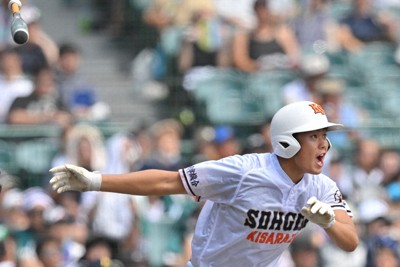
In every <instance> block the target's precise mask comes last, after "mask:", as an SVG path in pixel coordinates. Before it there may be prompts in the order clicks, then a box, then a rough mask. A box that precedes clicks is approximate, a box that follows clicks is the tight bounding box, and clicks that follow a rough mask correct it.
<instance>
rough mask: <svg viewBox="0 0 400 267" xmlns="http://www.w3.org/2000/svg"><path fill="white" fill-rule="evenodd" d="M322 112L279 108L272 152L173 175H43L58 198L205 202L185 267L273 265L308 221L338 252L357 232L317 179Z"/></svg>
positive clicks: (330, 126) (306, 106)
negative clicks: (99, 194) (83, 195)
mask: <svg viewBox="0 0 400 267" xmlns="http://www.w3.org/2000/svg"><path fill="white" fill-rule="evenodd" d="M341 127H343V126H342V125H341V124H335V123H331V122H328V120H327V117H326V115H325V111H324V110H323V108H322V107H321V106H320V105H318V104H316V103H314V102H309V101H301V102H295V103H292V104H289V105H286V106H284V107H282V108H281V109H280V110H278V111H277V113H276V114H275V115H274V117H273V119H272V121H271V142H272V146H273V153H261V154H245V155H235V156H230V157H226V158H223V159H221V160H216V161H205V162H201V163H198V164H195V165H193V166H190V167H187V168H184V169H181V170H178V171H163V170H144V171H138V172H133V173H128V174H118V175H113V174H103V175H102V174H100V173H95V172H89V171H87V170H85V169H83V168H81V167H78V166H74V165H64V166H58V167H55V168H53V169H51V170H50V172H51V173H53V175H54V176H53V177H52V179H51V180H50V184H51V185H52V187H53V189H54V190H56V191H57V192H58V193H61V192H64V191H68V190H77V191H90V190H92V191H106V192H117V193H125V194H134V195H167V194H189V195H192V196H194V197H196V198H197V199H199V200H202V199H203V200H206V201H205V203H204V206H203V208H202V210H201V214H200V215H199V218H198V221H197V225H196V229H195V233H194V237H193V241H192V255H191V259H190V262H189V263H188V265H187V266H195V267H210V266H217V267H221V266H230V267H232V266H233V267H235V266H239V267H243V266H260V267H261V266H262V267H266V266H267V267H269V266H271V267H272V266H278V264H279V259H280V256H281V255H282V253H283V252H284V251H285V249H286V248H288V246H289V245H290V243H291V242H292V241H293V239H294V238H295V237H296V235H297V234H298V233H299V231H301V229H303V228H304V227H305V226H306V224H307V223H309V222H311V223H315V224H317V225H319V226H321V227H323V228H324V229H325V231H326V233H327V234H328V235H329V236H330V238H331V239H332V241H333V242H335V244H336V245H337V246H338V247H340V248H341V249H343V250H344V251H353V250H354V249H355V248H356V247H357V245H358V242H359V240H358V235H357V232H356V228H355V226H354V224H353V222H352V218H351V217H352V215H351V211H350V209H349V208H348V207H347V205H346V202H345V201H344V200H343V198H342V195H341V193H340V191H339V189H338V187H337V186H336V184H335V183H334V182H333V181H332V180H331V179H330V178H328V177H327V176H325V175H323V174H321V171H322V167H323V165H324V158H325V155H326V153H327V152H328V150H329V148H330V146H331V144H330V142H329V140H328V138H327V132H328V131H330V130H335V129H338V128H341Z"/></svg>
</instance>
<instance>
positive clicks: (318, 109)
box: [309, 103, 325, 115]
mask: <svg viewBox="0 0 400 267" xmlns="http://www.w3.org/2000/svg"><path fill="white" fill-rule="evenodd" d="M309 106H310V107H311V108H312V109H313V110H314V113H315V114H318V113H321V114H322V115H325V110H324V109H323V108H322V107H321V105H318V104H315V103H313V104H310V105H309Z"/></svg>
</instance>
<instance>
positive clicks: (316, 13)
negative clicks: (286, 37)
mask: <svg viewBox="0 0 400 267" xmlns="http://www.w3.org/2000/svg"><path fill="white" fill-rule="evenodd" d="M299 8H300V13H299V14H298V15H297V16H296V17H295V18H294V19H293V21H292V27H293V29H294V31H295V33H296V37H297V39H298V41H299V45H300V47H301V50H302V51H303V52H307V53H309V52H314V53H317V54H323V53H325V52H328V53H332V52H336V51H338V49H339V48H340V47H339V44H338V40H337V31H338V22H337V20H336V18H334V17H333V16H332V15H330V12H329V8H330V6H329V3H328V1H326V0H310V1H306V3H304V4H303V5H302V6H300V7H299Z"/></svg>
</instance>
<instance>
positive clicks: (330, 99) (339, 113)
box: [315, 77, 367, 149]
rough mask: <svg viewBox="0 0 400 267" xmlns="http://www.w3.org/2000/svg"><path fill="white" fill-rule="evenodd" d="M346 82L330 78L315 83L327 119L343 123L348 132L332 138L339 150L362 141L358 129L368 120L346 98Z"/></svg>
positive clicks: (337, 133)
mask: <svg viewBox="0 0 400 267" xmlns="http://www.w3.org/2000/svg"><path fill="white" fill-rule="evenodd" d="M345 89H346V82H345V81H344V80H342V79H339V78H328V77H324V78H323V79H320V80H318V81H317V82H316V83H315V90H316V96H317V99H318V103H319V104H320V105H321V106H323V107H324V109H325V111H326V115H327V117H328V118H329V119H330V120H331V121H333V122H339V121H340V122H342V123H343V124H345V125H346V127H347V130H346V131H343V132H335V133H333V134H332V135H331V136H330V137H331V141H332V143H333V144H334V145H335V146H337V147H338V148H339V149H345V148H346V147H347V148H348V147H349V146H351V144H352V143H354V142H356V141H357V140H359V139H360V134H359V132H357V131H355V130H354V129H356V128H357V127H359V126H361V125H362V123H363V122H364V121H365V120H366V119H367V115H365V112H364V110H362V109H360V108H359V107H358V106H356V105H355V104H353V103H352V102H350V101H348V100H347V99H346V98H345V97H344V91H345Z"/></svg>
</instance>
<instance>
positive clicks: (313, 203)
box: [301, 197, 335, 229]
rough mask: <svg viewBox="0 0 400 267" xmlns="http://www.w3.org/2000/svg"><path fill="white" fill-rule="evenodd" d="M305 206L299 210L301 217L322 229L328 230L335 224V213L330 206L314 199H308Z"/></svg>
mask: <svg viewBox="0 0 400 267" xmlns="http://www.w3.org/2000/svg"><path fill="white" fill-rule="evenodd" d="M307 205H309V206H304V207H303V208H302V210H301V212H302V213H303V215H304V216H305V217H306V218H307V219H308V220H309V221H311V222H313V223H315V224H318V225H319V226H321V227H322V228H325V229H327V228H330V227H332V225H333V224H334V223H335V213H334V212H333V209H332V208H331V206H329V205H328V204H326V203H323V202H321V201H319V200H318V199H317V198H316V197H310V198H309V199H308V201H307Z"/></svg>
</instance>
